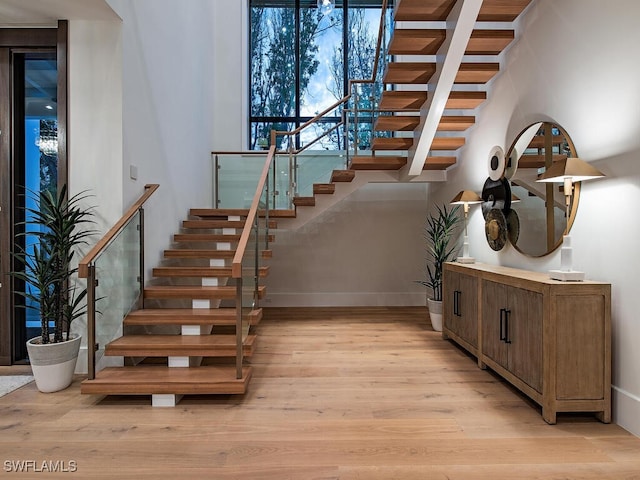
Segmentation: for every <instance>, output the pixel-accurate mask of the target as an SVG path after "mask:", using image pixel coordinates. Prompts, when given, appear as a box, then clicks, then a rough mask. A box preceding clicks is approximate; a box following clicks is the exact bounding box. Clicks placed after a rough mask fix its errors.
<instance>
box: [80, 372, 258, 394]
mask: <svg viewBox="0 0 640 480" xmlns="http://www.w3.org/2000/svg"><path fill="white" fill-rule="evenodd" d="M251 375H252V369H251V367H248V366H247V367H243V369H242V378H240V379H237V378H236V368H235V366H234V365H215V366H214V365H207V366H201V367H195V368H169V367H165V366H162V365H137V366H126V367H107V368H105V369H103V370H101V371H100V372H98V373H97V374H96V378H95V379H94V380H84V381H83V382H82V383H81V385H80V391H81V393H88V394H94V395H154V394H185V395H189V394H200V395H207V394H221V395H233V394H237V395H241V394H243V393H246V391H247V386H248V384H249V380H250V379H251Z"/></svg>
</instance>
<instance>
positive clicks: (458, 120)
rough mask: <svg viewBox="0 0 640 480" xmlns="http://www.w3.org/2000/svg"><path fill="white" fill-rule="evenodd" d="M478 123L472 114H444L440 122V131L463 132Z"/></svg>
mask: <svg viewBox="0 0 640 480" xmlns="http://www.w3.org/2000/svg"><path fill="white" fill-rule="evenodd" d="M475 123H476V117H474V116H472V115H443V116H442V117H441V118H440V123H439V124H438V130H439V131H454V132H462V131H464V130H466V129H467V128H470V127H472V126H473V125H475Z"/></svg>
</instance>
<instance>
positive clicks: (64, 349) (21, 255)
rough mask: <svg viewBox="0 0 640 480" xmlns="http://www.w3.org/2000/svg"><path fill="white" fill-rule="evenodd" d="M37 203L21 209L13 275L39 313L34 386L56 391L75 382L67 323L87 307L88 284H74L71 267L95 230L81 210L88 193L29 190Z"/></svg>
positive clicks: (73, 341) (32, 357) (74, 346)
mask: <svg viewBox="0 0 640 480" xmlns="http://www.w3.org/2000/svg"><path fill="white" fill-rule="evenodd" d="M28 195H29V196H31V197H32V199H33V201H34V203H35V205H36V206H35V207H33V208H25V213H26V217H27V220H26V221H25V222H23V223H22V225H24V227H25V232H23V233H21V235H23V236H24V237H25V242H24V243H25V245H24V246H22V247H19V249H18V251H17V252H16V253H15V254H14V257H15V260H16V265H19V266H20V268H19V269H18V270H16V271H13V272H11V275H12V276H13V277H15V278H17V279H19V280H22V281H23V282H24V283H25V288H24V291H23V292H18V293H19V294H20V295H22V296H23V297H24V298H25V307H26V308H31V309H34V310H36V311H37V312H38V313H39V316H40V326H41V335H39V336H38V337H35V338H32V339H30V340H28V341H27V352H28V354H29V361H30V363H31V368H32V370H33V375H34V378H35V381H36V385H37V387H38V389H39V390H40V391H42V392H55V391H58V390H62V389H65V388H67V387H68V386H69V385H70V384H71V381H72V380H73V372H74V370H75V365H76V360H77V357H78V351H79V349H80V340H81V338H80V335H78V334H71V323H72V322H73V321H74V320H75V319H77V318H78V317H80V316H82V315H83V314H84V313H85V311H86V306H85V298H86V295H87V290H86V288H81V287H79V286H78V285H77V284H76V283H74V280H73V277H74V275H75V274H76V272H77V268H73V267H72V266H71V264H72V260H73V258H74V255H75V253H76V250H77V248H78V247H79V246H81V245H83V244H86V243H87V237H89V236H90V235H92V234H93V233H94V232H95V231H94V230H93V229H92V228H87V226H88V225H89V224H93V220H92V216H93V212H92V210H93V208H92V207H89V208H83V207H81V203H83V202H84V201H85V199H86V198H87V197H88V195H87V194H86V192H81V193H79V194H77V195H74V196H72V197H70V198H67V186H66V185H64V186H63V187H62V188H61V189H60V191H59V192H58V194H55V193H52V192H51V191H48V190H45V191H43V192H31V191H30V192H28Z"/></svg>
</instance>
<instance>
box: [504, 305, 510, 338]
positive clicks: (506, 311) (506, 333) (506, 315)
mask: <svg viewBox="0 0 640 480" xmlns="http://www.w3.org/2000/svg"><path fill="white" fill-rule="evenodd" d="M510 319H511V310H509V309H507V308H505V309H504V343H511V335H509V320H510Z"/></svg>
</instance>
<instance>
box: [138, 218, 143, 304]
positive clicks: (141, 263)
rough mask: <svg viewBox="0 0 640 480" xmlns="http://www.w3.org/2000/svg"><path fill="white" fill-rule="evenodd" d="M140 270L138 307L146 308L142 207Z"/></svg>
mask: <svg viewBox="0 0 640 480" xmlns="http://www.w3.org/2000/svg"><path fill="white" fill-rule="evenodd" d="M138 211H139V213H140V224H139V226H138V228H139V229H140V236H139V239H140V271H139V274H138V283H139V284H140V295H139V297H138V308H144V208H143V207H140V209H139V210H138Z"/></svg>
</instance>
